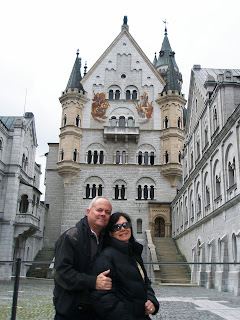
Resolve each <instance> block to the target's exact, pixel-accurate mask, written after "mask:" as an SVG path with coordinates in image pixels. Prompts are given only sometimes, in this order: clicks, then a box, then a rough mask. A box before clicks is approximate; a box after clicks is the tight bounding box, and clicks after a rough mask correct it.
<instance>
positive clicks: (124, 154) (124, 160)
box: [122, 151, 126, 164]
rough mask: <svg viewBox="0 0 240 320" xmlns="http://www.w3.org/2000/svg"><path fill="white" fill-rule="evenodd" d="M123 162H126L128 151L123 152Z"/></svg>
mask: <svg viewBox="0 0 240 320" xmlns="http://www.w3.org/2000/svg"><path fill="white" fill-rule="evenodd" d="M122 164H126V151H123V152H122Z"/></svg>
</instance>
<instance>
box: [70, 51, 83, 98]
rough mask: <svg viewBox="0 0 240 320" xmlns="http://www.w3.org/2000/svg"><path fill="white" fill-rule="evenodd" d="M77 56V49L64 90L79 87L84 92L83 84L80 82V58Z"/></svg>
mask: <svg viewBox="0 0 240 320" xmlns="http://www.w3.org/2000/svg"><path fill="white" fill-rule="evenodd" d="M78 56H79V50H77V57H76V60H75V63H74V65H73V69H72V72H71V75H70V78H69V80H68V84H67V87H66V90H68V89H76V88H77V89H79V90H80V91H81V90H82V91H83V92H85V90H84V89H83V86H82V84H81V82H80V81H81V80H82V76H81V58H79V57H78Z"/></svg>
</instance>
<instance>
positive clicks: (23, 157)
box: [22, 154, 25, 169]
mask: <svg viewBox="0 0 240 320" xmlns="http://www.w3.org/2000/svg"><path fill="white" fill-rule="evenodd" d="M24 167H25V154H23V156H22V169H24Z"/></svg>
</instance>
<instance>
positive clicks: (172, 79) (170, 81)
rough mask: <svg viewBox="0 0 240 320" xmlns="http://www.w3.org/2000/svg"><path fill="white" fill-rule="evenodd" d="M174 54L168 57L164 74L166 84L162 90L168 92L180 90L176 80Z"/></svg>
mask: <svg viewBox="0 0 240 320" xmlns="http://www.w3.org/2000/svg"><path fill="white" fill-rule="evenodd" d="M173 59H174V54H172V55H170V57H169V65H168V69H167V76H166V86H165V87H164V89H163V92H168V91H169V90H172V91H175V90H176V91H178V92H181V89H180V85H179V82H178V77H177V72H176V70H175V68H174V63H173Z"/></svg>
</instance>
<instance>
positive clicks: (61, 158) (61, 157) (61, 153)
mask: <svg viewBox="0 0 240 320" xmlns="http://www.w3.org/2000/svg"><path fill="white" fill-rule="evenodd" d="M63 159H64V150H63V149H61V151H60V161H63Z"/></svg>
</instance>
